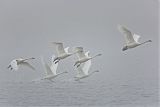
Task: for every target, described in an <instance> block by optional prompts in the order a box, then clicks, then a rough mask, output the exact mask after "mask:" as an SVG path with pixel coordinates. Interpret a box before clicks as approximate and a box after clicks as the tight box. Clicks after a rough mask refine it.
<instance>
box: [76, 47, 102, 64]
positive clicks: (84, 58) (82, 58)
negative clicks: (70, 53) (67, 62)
mask: <svg viewBox="0 0 160 107" xmlns="http://www.w3.org/2000/svg"><path fill="white" fill-rule="evenodd" d="M75 51H76V53H77V57H78V61H76V62H75V64H74V66H76V65H77V67H78V66H80V64H81V63H84V62H86V61H88V60H91V59H93V58H95V57H97V56H101V55H102V54H97V55H95V56H93V57H90V56H87V55H85V54H84V51H83V47H76V48H75Z"/></svg>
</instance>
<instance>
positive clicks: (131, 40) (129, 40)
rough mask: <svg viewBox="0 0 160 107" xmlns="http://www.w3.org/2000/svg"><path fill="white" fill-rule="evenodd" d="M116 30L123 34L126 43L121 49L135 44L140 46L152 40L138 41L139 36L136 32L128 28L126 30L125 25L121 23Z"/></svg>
mask: <svg viewBox="0 0 160 107" xmlns="http://www.w3.org/2000/svg"><path fill="white" fill-rule="evenodd" d="M118 30H119V31H120V32H121V33H122V34H123V35H124V39H125V42H126V45H125V46H124V47H123V48H122V50H123V51H125V50H127V49H131V48H135V47H137V46H140V45H142V44H145V43H148V42H152V41H151V40H148V41H145V42H143V43H140V42H139V39H140V36H139V35H137V34H133V33H132V32H131V31H130V30H128V29H127V28H126V27H124V26H122V25H118Z"/></svg>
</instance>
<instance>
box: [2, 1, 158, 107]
mask: <svg viewBox="0 0 160 107" xmlns="http://www.w3.org/2000/svg"><path fill="white" fill-rule="evenodd" d="M158 18H159V17H158V0H14V1H13V0H0V49H1V52H0V106H2V107H7V106H9V107H13V106H15V107H17V106H20V107H25V106H27V107H32V106H37V107H39V106H44V107H45V106H51V107H52V106H81V107H84V106H98V107H99V106H104V107H107V106H108V107H110V106H111V107H112V106H113V107H119V106H121V107H137V106H138V107H146V106H147V107H152V106H153V107H158V91H159V88H158V76H159V75H158V73H159V71H158V67H159V65H158V20H159V19H158ZM118 24H122V25H125V26H127V27H128V28H129V29H130V30H131V31H132V32H134V33H136V34H138V35H140V36H141V39H140V42H144V41H146V40H152V43H148V44H145V45H142V46H139V47H136V48H134V49H131V50H127V51H125V52H122V47H123V46H124V38H123V35H122V34H121V33H120V32H119V31H118V30H117V25H118ZM50 42H63V43H64V47H67V46H69V47H71V49H70V50H69V51H70V52H71V51H72V48H74V47H76V46H82V47H84V50H85V51H90V54H91V56H94V55H96V54H99V53H101V54H102V56H101V57H97V58H95V59H93V61H92V66H91V70H90V72H92V71H95V70H99V71H100V72H98V73H95V74H93V75H92V76H90V77H88V78H86V79H84V80H82V81H81V82H80V83H79V82H76V81H74V77H75V75H76V71H75V70H76V69H75V68H74V66H73V65H74V63H75V60H76V59H77V58H76V56H71V57H68V58H66V59H65V60H64V61H61V62H60V63H59V66H58V70H57V71H58V73H59V72H64V71H67V72H68V74H64V75H62V76H59V77H57V78H56V79H55V82H54V83H51V82H50V81H47V80H46V81H40V82H38V81H37V82H31V81H32V80H37V79H40V78H43V77H44V76H45V73H44V70H43V67H42V64H41V61H40V56H43V57H44V59H45V61H46V62H47V63H50V60H51V56H52V54H55V53H56V52H55V49H54V46H53V45H52V44H51V43H50ZM19 57H24V58H28V57H35V58H36V59H35V60H34V61H30V63H31V64H32V65H33V66H34V67H35V68H36V71H35V72H34V71H32V70H31V69H29V68H27V67H20V69H19V70H18V71H17V72H13V71H10V70H8V69H6V67H7V66H8V64H9V63H10V61H11V60H13V59H15V58H19Z"/></svg>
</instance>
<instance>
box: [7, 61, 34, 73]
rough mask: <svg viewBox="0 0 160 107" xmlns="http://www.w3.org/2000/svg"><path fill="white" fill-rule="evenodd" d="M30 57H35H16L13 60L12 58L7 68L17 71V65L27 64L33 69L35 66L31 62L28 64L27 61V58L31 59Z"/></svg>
mask: <svg viewBox="0 0 160 107" xmlns="http://www.w3.org/2000/svg"><path fill="white" fill-rule="evenodd" d="M32 59H35V58H27V59H24V58H18V59H14V60H12V61H11V62H10V64H9V66H8V69H10V70H14V71H17V70H18V69H19V66H21V65H24V66H27V67H29V68H31V69H32V70H35V68H34V67H33V66H32V65H31V64H29V63H28V62H27V61H28V60H32Z"/></svg>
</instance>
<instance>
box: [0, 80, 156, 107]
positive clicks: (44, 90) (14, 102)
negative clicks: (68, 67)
mask: <svg viewBox="0 0 160 107" xmlns="http://www.w3.org/2000/svg"><path fill="white" fill-rule="evenodd" d="M157 99H158V88H157V87H154V85H153V84H150V83H148V82H147V84H145V81H141V82H138V83H137V82H136V84H135V83H134V82H133V81H124V80H118V79H117V80H114V81H105V80H101V81H100V80H93V78H92V77H91V78H87V79H85V80H82V81H81V82H76V81H73V80H57V81H55V82H50V81H47V80H45V81H37V82H1V85H0V105H1V107H7V106H9V107H13V106H15V107H17V106H20V107H34V106H36V107H39V106H43V107H46V106H82V107H84V106H98V107H100V106H104V107H119V106H122V107H158V104H157Z"/></svg>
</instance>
